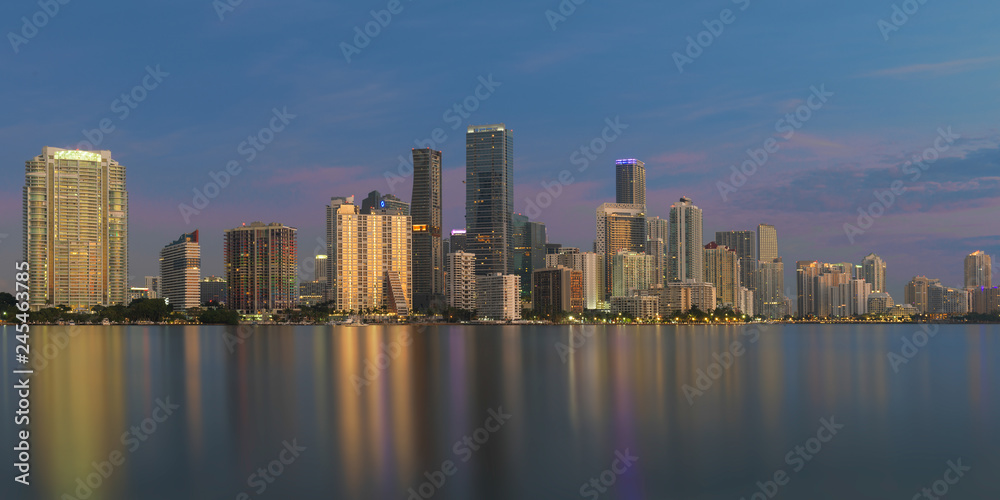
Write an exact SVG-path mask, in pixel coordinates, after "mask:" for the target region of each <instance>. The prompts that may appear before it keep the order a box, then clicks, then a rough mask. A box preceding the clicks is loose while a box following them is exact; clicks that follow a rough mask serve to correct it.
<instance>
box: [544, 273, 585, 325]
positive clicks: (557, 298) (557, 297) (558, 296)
mask: <svg viewBox="0 0 1000 500" xmlns="http://www.w3.org/2000/svg"><path fill="white" fill-rule="evenodd" d="M531 301H532V304H531V308H532V311H534V312H536V313H539V314H545V315H548V316H552V315H555V314H560V313H576V314H579V313H582V312H583V273H582V272H580V271H577V270H575V269H571V268H569V267H564V266H559V267H554V268H544V269H536V270H535V272H534V273H533V274H532V289H531Z"/></svg>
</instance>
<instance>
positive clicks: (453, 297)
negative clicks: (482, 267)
mask: <svg viewBox="0 0 1000 500" xmlns="http://www.w3.org/2000/svg"><path fill="white" fill-rule="evenodd" d="M446 261H447V263H446V268H445V269H446V273H445V276H446V277H447V286H446V287H445V289H446V291H447V294H448V307H453V308H455V309H464V310H467V311H474V310H475V309H476V256H475V255H473V254H471V253H467V252H455V253H450V254H448V255H447V257H446Z"/></svg>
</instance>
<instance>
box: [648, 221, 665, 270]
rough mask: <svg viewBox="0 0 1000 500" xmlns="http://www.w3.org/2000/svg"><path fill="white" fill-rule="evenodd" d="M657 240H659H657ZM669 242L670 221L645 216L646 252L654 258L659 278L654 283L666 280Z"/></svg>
mask: <svg viewBox="0 0 1000 500" xmlns="http://www.w3.org/2000/svg"><path fill="white" fill-rule="evenodd" d="M657 240H659V242H657ZM669 242H670V223H669V222H668V221H667V219H663V218H660V217H648V218H646V253H647V254H649V255H652V256H653V258H654V259H656V261H657V263H656V266H657V268H659V273H660V278H659V279H658V280H656V283H666V282H667V267H668V266H667V244H668V243H669Z"/></svg>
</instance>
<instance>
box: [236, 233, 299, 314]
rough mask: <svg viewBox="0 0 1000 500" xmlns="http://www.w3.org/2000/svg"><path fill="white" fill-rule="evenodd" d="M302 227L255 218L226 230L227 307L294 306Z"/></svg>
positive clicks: (253, 310) (248, 310)
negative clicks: (254, 220)
mask: <svg viewBox="0 0 1000 500" xmlns="http://www.w3.org/2000/svg"><path fill="white" fill-rule="evenodd" d="M297 237H298V230H297V229H295V228H294V227H289V226H286V225H284V224H279V223H271V224H264V223H263V222H253V223H251V224H250V225H249V226H248V225H243V226H240V227H237V228H233V229H227V230H226V231H225V236H224V241H223V255H224V262H225V267H226V282H227V283H228V285H229V295H228V299H227V300H226V307H228V308H229V309H236V310H237V311H240V312H241V313H243V314H260V313H271V312H276V311H280V310H282V309H291V308H293V307H295V302H296V299H298V296H299V287H298V276H297V270H298V241H297Z"/></svg>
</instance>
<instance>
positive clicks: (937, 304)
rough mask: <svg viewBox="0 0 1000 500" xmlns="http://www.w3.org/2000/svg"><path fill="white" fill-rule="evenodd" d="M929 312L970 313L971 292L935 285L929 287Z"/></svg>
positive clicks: (964, 289)
mask: <svg viewBox="0 0 1000 500" xmlns="http://www.w3.org/2000/svg"><path fill="white" fill-rule="evenodd" d="M927 312H928V313H929V314H948V315H952V314H967V313H968V312H969V290H968V289H966V288H949V287H946V286H941V284H940V283H934V284H932V285H930V286H929V287H927Z"/></svg>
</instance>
